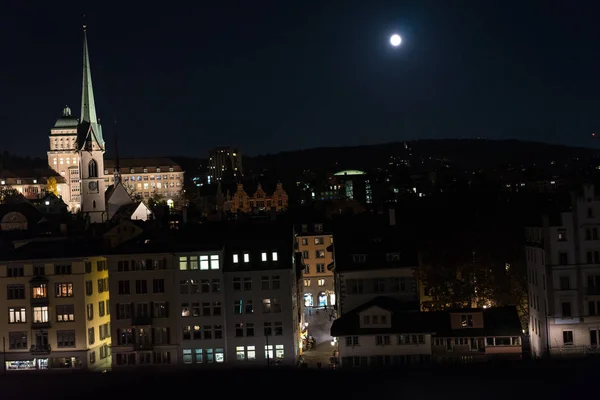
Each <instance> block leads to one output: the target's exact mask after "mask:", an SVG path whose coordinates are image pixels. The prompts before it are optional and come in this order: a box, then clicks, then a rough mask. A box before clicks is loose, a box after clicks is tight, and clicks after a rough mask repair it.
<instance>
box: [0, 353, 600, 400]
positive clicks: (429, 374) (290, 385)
mask: <svg viewBox="0 0 600 400" xmlns="http://www.w3.org/2000/svg"><path fill="white" fill-rule="evenodd" d="M599 370H600V360H598V361H596V360H573V361H569V362H557V361H554V362H543V363H515V364H503V365H493V366H492V365H476V366H452V367H441V366H439V367H429V368H413V369H397V370H385V371H375V370H346V371H343V370H338V371H331V370H299V369H276V368H271V369H262V370H223V369H221V370H210V371H207V370H195V371H190V370H186V371H180V370H167V371H164V370H162V371H158V370H157V371H150V370H148V371H143V372H141V371H137V372H112V373H105V374H89V373H81V372H80V373H66V374H65V373H59V374H44V373H40V374H19V373H13V374H8V375H7V376H5V377H2V376H0V389H1V390H2V392H1V394H0V398H2V399H4V398H6V399H10V398H38V397H40V396H43V398H45V399H61V400H65V399H84V400H92V399H93V400H95V399H106V400H113V399H131V398H136V397H137V398H152V399H154V398H157V399H159V398H163V399H167V400H170V399H174V398H184V396H185V397H187V398H213V399H214V398H234V397H232V396H236V397H237V398H242V399H244V400H246V399H264V400H271V399H278V400H280V399H281V400H284V399H303V400H304V399H306V400H308V399H319V400H321V399H368V400H374V399H378V398H386V399H423V400H428V399H444V400H445V399H469V398H472V399H476V398H485V399H486V400H487V399H502V400H514V399H544V400H547V399H566V398H574V396H577V395H585V394H590V393H596V394H597V389H596V388H597V384H598V378H597V376H598V371H599ZM29 396H31V397H29ZM207 396H210V397H207ZM230 396H231V397H230Z"/></svg>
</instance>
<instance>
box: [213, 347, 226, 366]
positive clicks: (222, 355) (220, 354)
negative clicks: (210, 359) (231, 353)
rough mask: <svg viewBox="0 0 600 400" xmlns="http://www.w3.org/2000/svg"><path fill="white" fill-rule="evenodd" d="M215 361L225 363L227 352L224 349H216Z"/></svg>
mask: <svg viewBox="0 0 600 400" xmlns="http://www.w3.org/2000/svg"><path fill="white" fill-rule="evenodd" d="M215 361H216V362H218V363H222V362H224V361H225V352H224V351H223V349H215Z"/></svg>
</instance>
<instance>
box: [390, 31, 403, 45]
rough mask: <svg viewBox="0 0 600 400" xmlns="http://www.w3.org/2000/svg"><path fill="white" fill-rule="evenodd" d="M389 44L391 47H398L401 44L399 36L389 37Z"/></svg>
mask: <svg viewBox="0 0 600 400" xmlns="http://www.w3.org/2000/svg"><path fill="white" fill-rule="evenodd" d="M390 43H391V44H392V46H394V47H398V46H400V43H402V38H401V37H400V35H396V34H394V35H392V36H391V37H390Z"/></svg>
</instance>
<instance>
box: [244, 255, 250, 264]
mask: <svg viewBox="0 0 600 400" xmlns="http://www.w3.org/2000/svg"><path fill="white" fill-rule="evenodd" d="M244 262H245V263H249V262H250V254H248V253H244Z"/></svg>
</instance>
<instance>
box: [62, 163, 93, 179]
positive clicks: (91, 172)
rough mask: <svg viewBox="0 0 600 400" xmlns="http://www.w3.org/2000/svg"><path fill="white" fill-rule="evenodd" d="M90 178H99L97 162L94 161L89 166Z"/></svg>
mask: <svg viewBox="0 0 600 400" xmlns="http://www.w3.org/2000/svg"><path fill="white" fill-rule="evenodd" d="M61 164H62V163H61ZM88 177H90V178H97V177H98V163H97V162H96V160H92V161H90V163H89V164H88Z"/></svg>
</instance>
